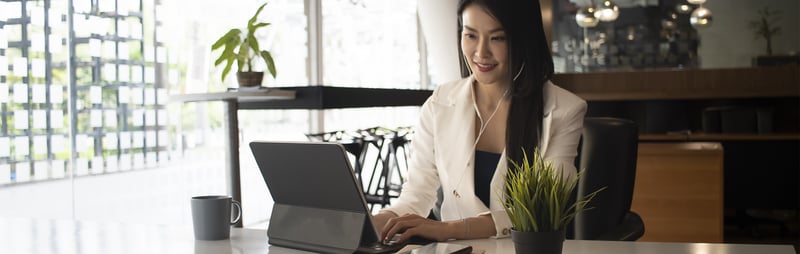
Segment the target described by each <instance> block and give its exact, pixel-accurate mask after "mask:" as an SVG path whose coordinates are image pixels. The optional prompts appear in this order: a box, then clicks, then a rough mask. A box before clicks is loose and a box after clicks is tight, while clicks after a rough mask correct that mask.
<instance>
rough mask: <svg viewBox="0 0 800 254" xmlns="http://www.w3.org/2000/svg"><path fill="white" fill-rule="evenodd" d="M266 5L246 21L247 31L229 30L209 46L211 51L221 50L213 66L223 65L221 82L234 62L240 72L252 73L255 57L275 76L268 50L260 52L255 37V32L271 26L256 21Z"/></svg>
mask: <svg viewBox="0 0 800 254" xmlns="http://www.w3.org/2000/svg"><path fill="white" fill-rule="evenodd" d="M266 5H267V3H264V4H262V5H261V6H260V7H258V10H257V11H256V14H255V15H253V17H252V18H250V20H249V21H247V29H246V30H245V31H244V32H243V31H242V29H239V28H234V29H231V30H230V31H228V32H227V33H225V35H223V36H222V37H220V38H219V39H218V40H217V41H216V42H214V44H213V45H211V50H217V49H220V48H222V54H220V56H219V58H217V60H216V61H215V62H214V65H220V64H222V63H223V62H224V63H225V69H223V70H222V80H223V81H224V80H225V76H227V75H228V73H229V72H230V71H231V67H232V66H233V63H234V62H236V63H237V67H238V70H239V71H240V72H244V71H253V60H254V59H255V58H256V56H260V57H261V58H262V59H264V62H265V63H266V64H267V69H268V70H269V73H270V74H271V75H272V77H275V76H276V75H277V71H276V69H275V61H274V60H273V59H272V54H271V53H270V52H269V51H268V50H261V48H260V47H259V45H258V40H257V39H256V36H255V33H256V30H258V29H259V28H262V27H266V26H269V25H271V23H264V22H258V19H257V18H258V14H260V13H261V11H262V10H264V7H265V6H266ZM245 67H246V69H245Z"/></svg>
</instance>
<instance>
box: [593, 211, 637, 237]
mask: <svg viewBox="0 0 800 254" xmlns="http://www.w3.org/2000/svg"><path fill="white" fill-rule="evenodd" d="M642 235H644V221H642V217H640V216H639V215H638V214H636V213H635V212H633V211H628V213H627V214H625V217H623V218H622V222H621V223H620V224H619V225H617V227H615V228H613V229H611V230H609V231H608V232H606V233H605V234H602V235H600V236H599V237H597V239H595V240H607V241H636V240H638V239H639V238H641V237H642Z"/></svg>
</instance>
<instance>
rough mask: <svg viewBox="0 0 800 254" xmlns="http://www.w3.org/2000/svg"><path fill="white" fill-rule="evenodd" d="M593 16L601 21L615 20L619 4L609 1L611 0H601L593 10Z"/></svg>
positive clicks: (617, 15)
mask: <svg viewBox="0 0 800 254" xmlns="http://www.w3.org/2000/svg"><path fill="white" fill-rule="evenodd" d="M594 16H595V17H596V18H598V19H600V21H603V22H611V21H614V20H617V17H619V6H617V4H615V3H614V2H611V0H603V2H602V3H601V4H600V6H598V7H597V10H596V11H595V12H594Z"/></svg>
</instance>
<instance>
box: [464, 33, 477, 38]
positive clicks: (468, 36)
mask: <svg viewBox="0 0 800 254" xmlns="http://www.w3.org/2000/svg"><path fill="white" fill-rule="evenodd" d="M464 38H467V39H475V35H474V34H464Z"/></svg>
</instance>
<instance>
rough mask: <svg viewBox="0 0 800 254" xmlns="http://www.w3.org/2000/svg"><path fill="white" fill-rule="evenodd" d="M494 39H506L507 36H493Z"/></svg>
mask: <svg viewBox="0 0 800 254" xmlns="http://www.w3.org/2000/svg"><path fill="white" fill-rule="evenodd" d="M492 40H493V41H505V40H506V37H505V36H495V37H492Z"/></svg>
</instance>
